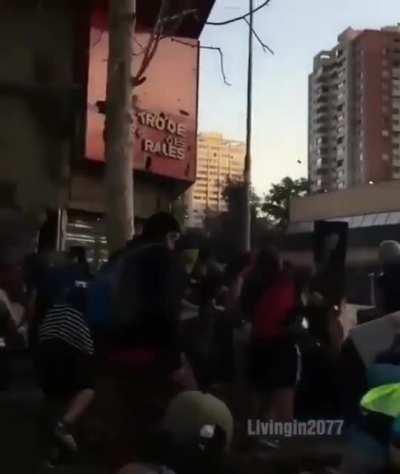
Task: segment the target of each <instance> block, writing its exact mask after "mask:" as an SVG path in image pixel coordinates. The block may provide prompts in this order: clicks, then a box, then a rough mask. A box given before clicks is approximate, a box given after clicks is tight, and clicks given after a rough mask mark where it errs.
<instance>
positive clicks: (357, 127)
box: [309, 27, 400, 192]
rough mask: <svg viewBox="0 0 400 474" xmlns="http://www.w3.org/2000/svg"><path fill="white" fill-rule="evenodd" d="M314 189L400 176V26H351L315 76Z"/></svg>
mask: <svg viewBox="0 0 400 474" xmlns="http://www.w3.org/2000/svg"><path fill="white" fill-rule="evenodd" d="M309 114H310V117H309V169H310V180H311V189H312V191H313V192H323V191H333V190H336V189H344V188H348V187H351V186H356V185H359V184H365V183H368V182H369V181H373V182H378V181H385V180H390V179H396V178H400V28H399V27H393V28H384V29H383V30H380V31H373V30H365V31H355V30H352V29H348V30H346V31H345V32H344V33H343V34H342V35H340V36H339V39H338V44H337V45H336V46H335V47H334V48H333V49H332V50H330V51H324V52H321V53H319V54H318V55H317V56H316V57H315V60H314V71H313V73H312V74H311V76H310V99H309Z"/></svg>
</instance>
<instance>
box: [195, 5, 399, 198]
mask: <svg viewBox="0 0 400 474" xmlns="http://www.w3.org/2000/svg"><path fill="white" fill-rule="evenodd" d="M261 3H262V0H255V1H254V4H255V6H257V5H259V4H261ZM247 10H248V1H247V0H216V5H215V8H214V11H213V13H212V16H211V18H212V20H214V21H219V20H225V19H228V18H230V17H234V16H237V15H240V14H242V13H245V12H246V11H247ZM397 22H400V1H399V0H380V1H379V2H377V1H376V0H302V1H300V0H272V1H271V3H270V5H269V6H268V7H266V8H265V9H264V10H262V11H260V12H259V13H257V14H256V15H255V25H256V29H257V32H258V33H259V34H260V36H261V37H262V38H263V40H264V41H265V42H266V43H267V44H268V45H269V46H270V47H271V48H272V49H273V50H274V51H275V55H274V56H272V55H270V54H269V53H267V54H265V53H264V52H263V51H262V49H261V47H260V46H259V45H258V44H257V43H256V42H255V68H254V74H255V83H254V134H253V137H254V138H253V163H254V164H253V184H254V186H255V188H256V190H257V192H259V193H260V194H263V193H264V192H265V191H266V190H267V189H268V187H269V186H270V184H271V183H274V182H277V181H279V180H280V179H281V178H282V177H284V176H286V175H290V176H292V177H299V176H306V174H307V104H308V97H307V95H308V84H307V80H308V79H307V78H308V74H309V73H310V71H311V70H312V61H313V57H314V55H315V54H316V53H318V52H319V51H320V50H322V49H330V48H332V47H333V46H334V45H335V43H336V40H337V36H338V35H339V34H340V33H341V32H342V31H344V30H345V29H346V28H347V27H348V26H352V27H353V28H356V29H365V28H374V29H377V28H381V27H383V26H388V25H394V24H396V23H397ZM247 32H248V27H247V25H246V24H245V23H244V22H239V23H234V24H231V25H229V26H219V27H214V26H207V27H206V28H205V30H204V32H203V35H202V38H201V40H202V44H203V45H208V46H219V47H221V49H222V50H223V52H224V60H225V69H226V75H227V79H228V81H229V82H231V83H232V86H231V87H228V86H226V85H224V83H223V81H222V79H221V73H220V67H219V57H218V54H216V53H214V52H212V51H203V52H202V60H201V75H200V77H201V82H200V124H199V128H200V131H203V132H205V131H220V132H222V133H223V134H224V135H225V136H226V137H228V138H233V139H244V136H245V123H246V115H245V104H246V101H245V99H246V96H245V94H246V77H247V40H248V33H247ZM298 160H301V161H302V164H298V163H297V161H298Z"/></svg>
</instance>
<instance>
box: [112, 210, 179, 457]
mask: <svg viewBox="0 0 400 474" xmlns="http://www.w3.org/2000/svg"><path fill="white" fill-rule="evenodd" d="M179 238H180V227H179V224H178V223H177V221H176V220H175V219H174V218H173V216H171V215H170V214H167V213H160V214H156V215H154V216H152V217H151V218H150V219H149V220H148V221H147V222H146V224H145V226H144V229H143V235H142V236H141V237H140V238H139V239H137V240H136V241H135V244H134V245H128V246H127V248H126V250H125V251H124V253H123V254H122V255H121V256H120V257H119V262H118V264H117V268H116V276H115V282H114V285H115V286H114V289H113V296H112V298H113V303H112V321H111V327H110V340H111V344H110V345H111V349H110V351H109V354H108V357H107V359H108V369H109V370H108V372H109V373H110V375H111V377H112V378H113V379H114V381H115V388H116V391H117V394H118V398H119V402H120V403H121V404H122V411H123V413H124V415H123V416H122V422H123V423H124V424H125V427H121V428H120V436H119V437H118V440H117V441H116V446H118V451H119V454H118V455H117V457H119V458H121V457H123V456H124V452H127V453H128V452H129V453H130V452H131V448H132V444H135V439H137V437H140V436H142V435H143V433H144V432H145V431H146V429H147V428H148V427H149V426H151V425H152V424H153V423H154V422H155V421H156V420H157V419H158V418H159V416H161V414H162V411H163V407H164V406H166V404H167V403H168V400H169V399H170V398H171V397H172V396H173V395H174V393H175V391H176V390H177V387H176V386H175V384H174V374H176V373H177V372H179V370H180V369H181V368H182V365H183V364H184V358H183V356H182V349H181V344H180V340H179V315H180V311H181V303H182V299H183V296H184V292H185V288H186V285H187V276H186V274H185V271H184V267H183V265H181V262H180V259H179V258H178V256H177V255H176V252H175V246H176V243H177V241H178V240H179ZM124 447H125V448H126V450H127V451H125V449H124ZM121 449H122V451H121Z"/></svg>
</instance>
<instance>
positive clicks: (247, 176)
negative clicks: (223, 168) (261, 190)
mask: <svg viewBox="0 0 400 474" xmlns="http://www.w3.org/2000/svg"><path fill="white" fill-rule="evenodd" d="M249 2H250V10H249V11H250V18H249V58H248V73H247V124H246V156H245V166H244V206H243V208H244V209H243V250H245V251H246V252H248V251H250V250H251V203H250V195H251V144H252V140H251V139H252V128H253V127H252V125H253V115H252V114H253V20H254V14H253V9H254V8H253V0H249Z"/></svg>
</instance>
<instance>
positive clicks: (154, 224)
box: [143, 212, 181, 242]
mask: <svg viewBox="0 0 400 474" xmlns="http://www.w3.org/2000/svg"><path fill="white" fill-rule="evenodd" d="M180 231H181V229H180V226H179V223H178V221H177V220H176V219H175V217H174V216H173V215H172V214H168V213H167V212H159V213H158V214H154V215H152V216H151V217H150V219H148V220H147V221H146V223H145V224H144V226H143V238H144V239H145V240H147V241H153V242H157V241H161V240H163V239H164V238H165V237H166V236H167V234H168V233H169V232H180Z"/></svg>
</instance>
